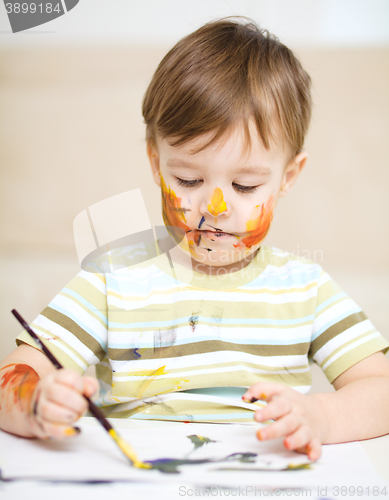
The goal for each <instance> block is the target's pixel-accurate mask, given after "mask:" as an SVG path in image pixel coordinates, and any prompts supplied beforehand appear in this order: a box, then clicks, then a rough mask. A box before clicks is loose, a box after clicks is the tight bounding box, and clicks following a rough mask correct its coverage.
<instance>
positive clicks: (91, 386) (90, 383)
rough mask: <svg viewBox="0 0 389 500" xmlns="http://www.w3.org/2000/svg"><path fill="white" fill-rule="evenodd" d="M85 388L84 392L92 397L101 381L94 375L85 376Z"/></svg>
mask: <svg viewBox="0 0 389 500" xmlns="http://www.w3.org/2000/svg"><path fill="white" fill-rule="evenodd" d="M82 380H83V383H84V390H83V394H84V395H85V396H88V397H91V396H93V395H94V394H95V393H96V392H97V391H98V390H99V383H98V382H97V379H95V378H94V377H83V379H82Z"/></svg>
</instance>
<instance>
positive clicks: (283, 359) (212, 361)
mask: <svg viewBox="0 0 389 500" xmlns="http://www.w3.org/2000/svg"><path fill="white" fill-rule="evenodd" d="M234 362H237V363H250V364H251V365H254V366H257V367H261V368H262V367H263V369H266V368H267V367H268V366H269V367H270V368H275V369H282V368H284V371H283V373H285V371H286V370H290V369H291V368H293V367H296V366H306V365H307V364H308V358H307V356H306V355H299V356H258V355H256V354H248V353H245V352H236V351H216V352H206V353H203V354H191V355H190V354H189V355H187V356H180V357H177V358H162V359H159V358H156V359H144V360H142V358H140V359H137V360H130V361H115V360H111V367H112V369H113V370H114V371H115V372H116V373H123V372H134V371H135V367H136V370H137V371H138V370H157V369H158V368H159V367H161V366H165V365H166V370H175V369H181V368H187V369H191V368H192V369H193V368H195V367H197V366H198V367H204V366H207V365H217V366H219V368H218V370H219V372H223V371H224V367H223V366H220V365H222V364H225V363H234ZM269 373H271V372H269ZM172 376H173V374H172Z"/></svg>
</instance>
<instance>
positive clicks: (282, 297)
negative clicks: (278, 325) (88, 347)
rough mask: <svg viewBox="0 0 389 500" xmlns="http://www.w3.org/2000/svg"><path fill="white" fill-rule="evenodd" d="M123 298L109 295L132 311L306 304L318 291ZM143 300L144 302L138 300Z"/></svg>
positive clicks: (205, 292)
mask: <svg viewBox="0 0 389 500" xmlns="http://www.w3.org/2000/svg"><path fill="white" fill-rule="evenodd" d="M119 294H120V295H121V297H114V296H112V295H109V297H108V300H109V304H110V305H113V306H116V307H118V308H121V309H125V310H131V309H138V308H139V306H140V305H141V306H142V307H147V306H152V305H167V304H168V305H171V304H173V303H180V302H187V301H202V300H208V301H210V300H212V301H216V302H224V303H226V302H227V303H229V302H235V303H239V302H242V303H247V302H251V303H258V304H261V303H265V304H287V303H295V302H305V301H307V300H309V299H311V298H313V297H316V289H315V288H311V289H309V290H306V291H300V292H299V291H296V292H293V293H283V294H279V295H273V294H269V293H266V292H261V291H260V290H257V291H256V292H255V293H250V291H249V289H247V290H242V291H241V292H240V293H234V292H230V293H229V294H228V301H227V300H226V294H225V292H224V293H223V292H219V291H218V290H211V289H209V290H184V291H182V292H181V293H179V294H178V293H177V294H176V293H174V292H172V293H171V294H169V295H160V294H158V293H155V292H154V293H153V292H151V294H150V295H149V296H148V297H147V298H146V297H145V296H144V295H137V294H131V295H127V296H125V295H124V294H123V293H122V292H119ZM137 299H143V300H137Z"/></svg>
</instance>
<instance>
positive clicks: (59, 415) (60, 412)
mask: <svg viewBox="0 0 389 500" xmlns="http://www.w3.org/2000/svg"><path fill="white" fill-rule="evenodd" d="M36 416H37V417H38V418H39V419H40V421H41V422H43V423H50V424H57V425H70V424H72V423H73V422H75V421H76V420H78V419H79V418H80V413H78V412H76V411H74V410H73V409H72V408H69V407H66V406H62V405H59V404H56V403H53V402H52V401H50V400H47V399H45V398H40V400H39V402H38V410H37V412H36Z"/></svg>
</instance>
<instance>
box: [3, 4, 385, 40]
mask: <svg viewBox="0 0 389 500" xmlns="http://www.w3.org/2000/svg"><path fill="white" fill-rule="evenodd" d="M21 1H22V0H21ZM56 1H60V0H53V3H54V2H56ZM37 3H38V2H37ZM231 15H244V16H249V17H251V18H253V19H254V20H255V21H257V22H258V23H260V24H261V25H262V26H263V27H264V28H267V29H269V30H270V31H271V32H274V33H275V34H276V35H277V36H278V37H279V38H281V40H282V41H284V42H285V43H286V44H288V45H291V46H292V47H293V46H294V47H300V46H303V47H307V46H309V47H361V46H370V47H371V46H375V47H377V46H388V45H389V29H388V26H389V1H388V0H80V2H79V4H78V5H77V6H76V7H75V8H74V9H73V10H71V11H70V12H69V13H68V14H66V15H64V16H61V17H59V18H58V19H55V20H54V21H51V22H50V23H47V24H43V25H41V26H37V27H36V28H33V29H30V30H28V31H25V32H21V33H15V34H14V33H12V32H11V29H10V24H9V22H8V18H7V15H6V12H5V6H4V3H3V2H1V3H0V43H1V44H2V45H4V44H6V45H9V44H11V45H15V44H17V45H19V44H28V45H34V44H50V45H52V44H56V43H61V44H62V43H76V44H78V45H79V44H80V43H83V42H86V43H95V42H98V43H103V44H105V43H109V42H115V43H122V42H125V43H131V44H142V45H158V44H167V45H170V44H173V43H175V42H176V41H177V40H178V39H179V38H180V37H182V36H183V35H185V34H187V33H189V32H191V31H193V30H194V29H196V28H197V27H199V26H200V25H202V24H204V23H205V22H207V21H209V20H211V19H214V18H217V17H224V16H231Z"/></svg>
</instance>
